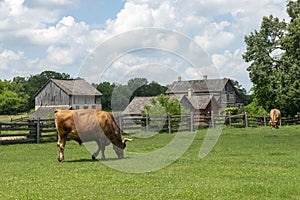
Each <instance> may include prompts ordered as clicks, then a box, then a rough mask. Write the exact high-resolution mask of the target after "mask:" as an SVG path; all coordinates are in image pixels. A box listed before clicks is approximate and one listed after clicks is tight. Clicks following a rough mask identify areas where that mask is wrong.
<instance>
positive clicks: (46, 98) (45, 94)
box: [35, 81, 69, 109]
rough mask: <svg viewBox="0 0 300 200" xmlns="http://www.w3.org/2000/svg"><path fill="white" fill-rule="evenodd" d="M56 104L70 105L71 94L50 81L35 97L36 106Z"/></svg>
mask: <svg viewBox="0 0 300 200" xmlns="http://www.w3.org/2000/svg"><path fill="white" fill-rule="evenodd" d="M55 105H69V96H68V95H67V94H66V93H65V92H64V91H63V90H61V89H60V88H59V87H57V85H55V84H54V83H53V82H52V81H50V82H49V83H48V84H47V85H46V86H45V87H44V88H43V89H42V90H41V91H40V92H39V94H37V96H36V97H35V107H36V109H37V108H38V107H40V106H55Z"/></svg>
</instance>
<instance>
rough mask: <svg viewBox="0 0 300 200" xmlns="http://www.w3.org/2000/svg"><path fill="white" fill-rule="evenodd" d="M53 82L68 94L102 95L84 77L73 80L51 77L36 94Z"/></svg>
mask: <svg viewBox="0 0 300 200" xmlns="http://www.w3.org/2000/svg"><path fill="white" fill-rule="evenodd" d="M50 81H51V82H53V83H54V84H55V85H57V86H58V87H59V88H60V89H62V90H63V91H64V92H65V93H66V94H67V95H86V96H89V95H93V96H101V95H102V93H101V92H99V91H98V90H97V89H96V88H94V87H93V86H92V85H91V84H89V83H88V82H87V81H86V80H84V79H72V80H59V79H49V80H48V81H47V83H46V84H45V85H44V86H43V87H42V88H41V89H40V90H39V91H38V92H37V93H36V94H35V96H36V95H37V94H39V93H40V92H41V91H42V90H43V89H44V87H45V86H46V85H47V84H48V83H49V82H50Z"/></svg>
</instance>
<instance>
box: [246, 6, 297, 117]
mask: <svg viewBox="0 0 300 200" xmlns="http://www.w3.org/2000/svg"><path fill="white" fill-rule="evenodd" d="M299 12H300V1H299V0H298V1H288V4H287V13H288V14H289V15H290V17H291V21H290V23H286V22H285V21H280V20H279V19H278V18H277V17H273V16H272V15H271V16H269V17H264V18H263V21H262V24H261V27H260V30H259V31H256V30H255V31H254V32H252V33H251V34H250V35H249V36H246V37H245V43H246V45H247V49H246V52H245V53H244V54H243V58H244V60H245V61H246V62H250V63H251V65H250V66H249V67H248V69H247V70H248V71H249V76H250V79H251V81H252V83H253V88H252V90H253V93H254V99H255V102H256V103H257V104H258V105H261V106H262V107H263V108H264V109H265V110H267V111H268V110H270V109H271V108H274V107H276V108H279V109H281V111H282V113H283V115H294V114H295V113H296V112H297V111H299V110H300V98H299V96H300V92H299V88H300V79H299V77H300V63H299V57H300V47H299V45H300V15H299V14H300V13H299Z"/></svg>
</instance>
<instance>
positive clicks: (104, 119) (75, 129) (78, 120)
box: [55, 110, 130, 162]
mask: <svg viewBox="0 0 300 200" xmlns="http://www.w3.org/2000/svg"><path fill="white" fill-rule="evenodd" d="M55 126H56V129H57V132H58V141H57V147H58V161H59V162H64V148H65V144H66V140H67V137H68V136H69V137H70V138H71V139H73V140H75V141H77V142H78V143H79V144H81V143H82V142H90V141H95V142H96V143H97V145H98V149H97V151H96V152H95V153H93V155H92V158H93V159H96V157H97V156H98V154H99V152H100V151H101V153H102V154H101V159H105V155H104V150H105V146H107V145H109V144H110V142H111V143H113V149H114V150H115V152H116V154H117V156H118V158H123V157H124V152H123V150H124V148H125V147H126V141H129V140H130V139H127V138H122V137H121V132H120V129H119V127H118V125H117V123H116V121H115V120H114V118H113V116H112V115H111V114H110V113H108V112H105V111H101V110H56V111H55Z"/></svg>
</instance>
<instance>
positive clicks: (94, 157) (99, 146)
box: [92, 141, 105, 160]
mask: <svg viewBox="0 0 300 200" xmlns="http://www.w3.org/2000/svg"><path fill="white" fill-rule="evenodd" d="M96 142H97V145H98V149H97V151H95V153H93V155H92V159H93V160H95V159H96V158H97V156H98V155H99V153H100V151H101V160H105V155H104V150H105V145H104V144H103V143H102V142H101V141H96Z"/></svg>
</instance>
